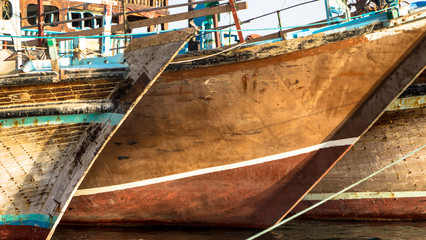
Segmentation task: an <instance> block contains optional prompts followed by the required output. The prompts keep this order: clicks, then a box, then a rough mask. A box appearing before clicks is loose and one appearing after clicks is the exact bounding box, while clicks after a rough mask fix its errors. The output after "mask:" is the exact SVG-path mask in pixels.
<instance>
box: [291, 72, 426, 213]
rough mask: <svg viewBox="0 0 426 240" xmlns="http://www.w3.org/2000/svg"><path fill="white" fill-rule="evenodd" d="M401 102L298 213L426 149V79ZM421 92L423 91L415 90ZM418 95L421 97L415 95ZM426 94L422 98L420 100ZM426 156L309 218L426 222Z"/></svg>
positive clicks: (416, 157)
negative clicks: (421, 148) (397, 161)
mask: <svg viewBox="0 0 426 240" xmlns="http://www.w3.org/2000/svg"><path fill="white" fill-rule="evenodd" d="M422 80H423V81H424V82H423V83H421V84H419V85H413V86H411V87H410V88H409V89H408V90H411V91H409V93H408V94H403V95H404V97H403V98H400V99H398V100H397V101H395V103H394V104H392V105H391V106H390V108H388V111H387V112H386V113H385V114H383V115H382V117H381V118H380V119H379V120H378V121H377V122H376V123H375V124H374V126H373V127H372V128H371V129H370V130H369V131H368V132H367V133H366V134H365V135H364V136H363V137H362V138H361V139H360V140H359V141H358V142H357V143H356V144H355V146H354V147H352V148H351V149H350V150H349V151H348V153H347V154H346V155H345V156H344V157H343V158H342V159H341V160H340V161H339V162H338V163H337V164H336V165H335V166H334V167H333V169H332V170H331V171H330V172H329V173H328V174H327V175H326V176H325V177H324V178H323V179H322V180H321V182H319V183H318V184H317V185H316V186H315V187H314V188H313V189H312V190H311V191H310V193H309V194H307V196H305V198H304V199H303V200H302V201H301V202H300V203H299V204H298V205H297V207H296V208H295V209H294V212H297V211H301V210H303V209H305V208H307V207H310V206H311V205H313V204H315V203H317V202H319V201H321V200H323V199H324V198H326V197H328V196H330V195H331V194H333V193H335V192H338V191H340V190H341V189H343V188H345V187H347V186H349V185H351V184H352V183H353V182H355V181H358V180H360V179H362V178H364V177H366V176H367V175H368V174H371V173H373V172H374V171H377V170H378V169H380V168H382V167H384V166H386V165H388V164H390V163H392V161H395V160H397V159H398V158H400V157H402V156H404V155H407V154H408V153H410V152H411V151H413V150H414V149H416V148H419V147H421V146H422V145H423V144H425V143H426V132H425V130H426V95H425V90H426V88H425V87H426V81H425V80H426V73H423V79H422ZM415 89H418V90H415ZM413 90H415V91H413ZM418 94H421V95H418ZM425 165H426V151H425V150H424V149H423V150H421V151H419V152H417V153H415V154H413V155H412V156H410V157H408V158H406V160H405V161H404V162H402V163H401V164H398V165H396V166H394V167H392V168H391V169H388V170H386V171H385V172H383V173H381V174H379V175H377V176H375V177H373V178H371V179H370V180H368V181H367V182H365V183H363V184H361V185H359V186H357V187H355V188H353V189H351V190H349V191H348V192H346V193H343V194H341V195H340V196H337V197H336V198H334V199H332V200H330V201H328V202H326V203H324V204H323V205H321V206H319V207H317V208H315V209H313V210H311V211H309V212H307V213H305V214H304V215H302V216H301V217H304V218H313V219H350V220H354V219H355V220H419V219H425V218H426V192H425V187H426V182H425V174H424V172H425Z"/></svg>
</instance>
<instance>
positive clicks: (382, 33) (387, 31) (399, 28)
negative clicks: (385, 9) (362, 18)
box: [365, 12, 426, 41]
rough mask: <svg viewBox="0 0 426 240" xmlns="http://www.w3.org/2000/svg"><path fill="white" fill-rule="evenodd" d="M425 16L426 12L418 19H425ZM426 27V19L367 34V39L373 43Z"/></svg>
mask: <svg viewBox="0 0 426 240" xmlns="http://www.w3.org/2000/svg"><path fill="white" fill-rule="evenodd" d="M425 15H426V12H425V13H423V14H422V15H421V16H418V17H417V18H420V17H424V16H425ZM425 25H426V19H423V20H420V21H416V22H413V23H406V24H402V25H399V26H396V27H392V28H386V29H385V30H381V31H377V32H373V33H370V34H366V35H365V37H366V38H367V39H368V40H369V41H373V40H377V39H380V38H383V37H388V36H392V35H396V34H403V33H404V32H405V31H408V30H414V29H419V28H421V27H424V26H425Z"/></svg>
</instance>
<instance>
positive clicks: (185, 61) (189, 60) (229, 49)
mask: <svg viewBox="0 0 426 240" xmlns="http://www.w3.org/2000/svg"><path fill="white" fill-rule="evenodd" d="M244 44H246V42H242V43H239V44H237V45H235V46H233V47H230V48H228V49H225V50H223V51H220V52H217V53H214V54H211V55H208V56H203V57H199V58H192V59H188V60H182V61H176V62H175V61H173V62H170V63H169V64H179V63H187V62H192V61H198V60H201V59H205V58H210V57H213V56H216V55H219V54H222V53H225V52H229V51H231V50H233V49H235V48H237V47H240V46H242V45H244Z"/></svg>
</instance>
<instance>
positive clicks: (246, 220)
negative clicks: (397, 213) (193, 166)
mask: <svg viewBox="0 0 426 240" xmlns="http://www.w3.org/2000/svg"><path fill="white" fill-rule="evenodd" d="M349 147H350V146H341V147H331V148H327V149H321V150H319V151H315V152H311V153H306V154H301V155H298V156H294V157H289V158H285V159H281V160H276V161H272V162H266V163H262V164H257V165H252V166H246V167H241V168H237V169H231V170H225V171H219V172H214V173H208V174H204V175H199V176H193V177H188V178H183V179H178V180H174V181H169V182H164V183H158V184H152V185H147V186H142V187H135V188H131V189H125V190H119V191H114V192H107V193H99V194H94V195H85V196H77V197H74V198H73V200H72V202H71V204H70V206H69V208H68V211H67V212H66V214H65V216H64V218H63V222H68V223H70V222H71V223H79V224H84V223H85V224H93V223H100V224H123V223H126V224H129V223H133V224H171V225H206V226H233V227H265V226H270V225H271V224H274V223H275V222H276V221H278V220H279V219H280V218H281V217H282V216H284V215H285V214H286V213H287V212H288V211H289V209H291V208H292V206H293V205H294V203H295V202H297V201H299V200H300V199H301V198H302V197H303V195H304V193H305V192H307V191H308V190H309V189H307V188H308V187H307V186H312V185H313V184H314V183H315V181H317V179H319V178H320V177H321V175H322V174H323V173H324V172H326V171H327V170H328V169H329V168H330V167H331V166H332V165H333V163H334V162H335V161H336V159H338V158H339V157H340V156H341V155H342V154H343V153H344V152H345V151H346V150H347V149H348V148H349ZM288 193H291V195H289V194H288Z"/></svg>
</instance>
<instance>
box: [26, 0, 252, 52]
mask: <svg viewBox="0 0 426 240" xmlns="http://www.w3.org/2000/svg"><path fill="white" fill-rule="evenodd" d="M237 9H238V10H243V9H247V3H246V2H240V3H238V4H237ZM229 11H231V7H230V6H229V5H224V6H218V7H212V8H205V9H201V10H195V11H191V12H185V13H178V14H174V15H168V16H164V17H158V18H150V19H144V20H139V21H134V22H130V23H129V29H134V28H140V27H146V26H151V25H158V24H163V23H168V22H175V21H181V20H186V19H189V18H197V17H204V16H208V15H214V14H219V13H225V12H229ZM122 29H123V24H118V25H114V26H111V32H117V31H121V30H122ZM100 34H102V28H96V29H90V30H84V31H79V32H70V33H65V34H58V35H52V36H60V37H77V36H93V35H100ZM56 40H57V41H64V40H67V39H56ZM25 43H26V44H27V45H28V46H35V45H36V44H37V40H31V41H27V42H25Z"/></svg>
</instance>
